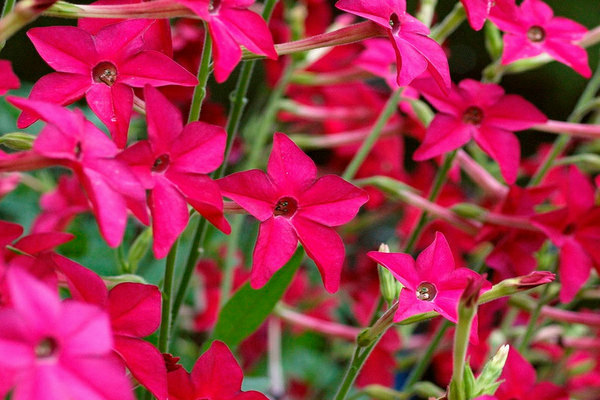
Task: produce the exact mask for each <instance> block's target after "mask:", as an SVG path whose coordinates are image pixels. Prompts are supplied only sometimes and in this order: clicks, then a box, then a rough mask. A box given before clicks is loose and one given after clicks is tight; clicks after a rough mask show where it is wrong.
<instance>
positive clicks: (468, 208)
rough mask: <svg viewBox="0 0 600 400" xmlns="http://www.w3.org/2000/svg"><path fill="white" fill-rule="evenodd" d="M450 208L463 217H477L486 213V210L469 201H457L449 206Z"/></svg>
mask: <svg viewBox="0 0 600 400" xmlns="http://www.w3.org/2000/svg"><path fill="white" fill-rule="evenodd" d="M450 210H452V211H453V212H454V213H456V214H458V215H459V216H461V217H464V218H479V217H481V216H482V215H483V214H485V213H486V210H484V209H483V208H481V207H479V206H476V205H475V204H471V203H458V204H455V205H453V206H452V207H450Z"/></svg>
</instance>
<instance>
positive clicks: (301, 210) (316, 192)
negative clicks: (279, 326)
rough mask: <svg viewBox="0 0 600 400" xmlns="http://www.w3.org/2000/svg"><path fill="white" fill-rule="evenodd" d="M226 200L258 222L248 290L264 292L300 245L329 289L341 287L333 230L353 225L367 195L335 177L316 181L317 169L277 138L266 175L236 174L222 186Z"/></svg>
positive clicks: (339, 249) (339, 248) (339, 247)
mask: <svg viewBox="0 0 600 400" xmlns="http://www.w3.org/2000/svg"><path fill="white" fill-rule="evenodd" d="M219 186H220V187H221V191H222V192H223V194H224V195H225V196H227V197H229V198H231V199H232V200H234V201H235V202H236V203H238V204H239V205H240V206H241V207H243V208H244V209H245V210H247V211H248V212H249V213H250V214H252V215H253V216H255V217H256V218H258V220H259V221H261V223H260V228H259V232H258V239H257V242H256V246H255V247H254V254H253V258H252V274H251V276H250V284H251V285H252V287H253V288H260V287H262V286H263V285H264V284H265V283H267V281H268V280H269V278H270V277H271V275H273V274H274V273H275V271H277V270H278V269H279V268H281V267H282V266H283V265H284V264H285V263H286V262H287V261H288V260H289V259H290V257H291V256H292V254H293V253H294V251H295V250H296V245H297V243H298V240H299V241H300V243H302V246H303V247H304V249H305V250H306V254H307V255H308V256H309V257H310V258H312V259H313V260H314V262H315V263H316V264H317V267H318V268H319V271H320V272H321V276H322V278H323V282H324V284H325V289H326V290H327V291H328V292H330V293H333V292H335V291H336V290H337V289H338V287H339V282H340V274H341V270H342V264H343V262H344V253H345V250H344V244H343V243H342V240H341V238H340V236H339V235H338V234H337V233H336V231H335V229H333V228H332V227H334V226H339V225H343V224H345V223H347V222H348V221H350V220H351V219H352V218H354V216H355V215H356V213H357V212H358V209H359V208H360V206H361V205H363V204H364V203H365V202H366V201H367V200H368V196H367V194H366V193H365V192H364V191H363V190H362V189H359V188H357V187H356V186H354V185H352V184H350V183H348V182H346V181H345V180H343V179H341V178H340V177H338V176H335V175H326V176H323V177H321V178H319V179H317V167H316V166H315V163H314V162H313V161H312V160H311V159H310V158H309V157H308V156H307V155H306V154H304V153H303V152H302V150H300V148H298V146H296V144H294V142H292V141H291V140H290V139H289V138H288V137H287V136H285V135H284V134H283V133H276V134H275V137H274V138H273V150H272V152H271V155H270V157H269V162H268V165H267V173H266V174H265V173H264V172H262V171H259V170H250V171H244V172H238V173H235V174H232V175H229V176H226V177H225V178H223V179H220V180H219Z"/></svg>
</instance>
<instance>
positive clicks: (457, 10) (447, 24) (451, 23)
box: [429, 3, 467, 43]
mask: <svg viewBox="0 0 600 400" xmlns="http://www.w3.org/2000/svg"><path fill="white" fill-rule="evenodd" d="M466 15H467V14H466V13H465V9H464V8H463V6H462V4H461V3H457V4H456V6H454V8H453V9H452V11H450V13H449V14H448V15H447V16H446V18H444V20H443V21H442V22H440V23H439V24H437V25H436V26H434V27H433V28H432V29H431V35H429V37H431V38H432V39H433V40H435V41H436V42H438V43H443V42H444V41H445V40H446V38H447V37H448V36H450V35H451V34H452V32H454V31H455V30H456V29H458V27H459V26H460V24H462V22H463V21H464V20H465V17H466Z"/></svg>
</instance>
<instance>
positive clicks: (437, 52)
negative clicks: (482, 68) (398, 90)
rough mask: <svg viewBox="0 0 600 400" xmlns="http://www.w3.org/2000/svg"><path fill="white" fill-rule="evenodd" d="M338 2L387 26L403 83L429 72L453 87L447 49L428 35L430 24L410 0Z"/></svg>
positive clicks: (344, 8)
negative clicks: (408, 3) (409, 4)
mask: <svg viewBox="0 0 600 400" xmlns="http://www.w3.org/2000/svg"><path fill="white" fill-rule="evenodd" d="M335 6H336V7H337V8H339V9H340V10H344V11H347V12H349V13H352V14H355V15H359V16H361V17H363V18H367V19H369V20H371V21H373V22H375V23H376V24H378V25H379V26H382V27H383V28H384V30H385V32H386V33H387V35H388V37H389V38H390V41H391V42H392V45H393V46H394V50H395V51H396V60H397V61H396V65H397V83H398V85H399V86H406V85H408V84H410V83H411V82H412V81H413V80H414V79H415V78H417V77H419V76H421V75H423V74H424V73H425V72H428V73H429V74H430V75H431V76H432V77H433V79H435V81H436V82H437V84H438V85H439V86H440V87H442V88H443V89H446V88H448V87H450V83H451V82H450V71H449V69H448V59H447V58H446V55H445V54H444V50H442V48H441V46H440V45H439V44H438V43H437V42H436V41H435V40H433V39H431V38H430V37H428V36H427V35H429V29H428V28H427V26H425V25H424V24H423V23H422V22H421V21H419V20H418V19H416V18H415V17H413V16H412V15H410V14H408V13H407V12H406V0H380V1H372V0H339V1H338V2H337V3H336V4H335Z"/></svg>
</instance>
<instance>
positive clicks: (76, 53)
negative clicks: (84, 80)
mask: <svg viewBox="0 0 600 400" xmlns="http://www.w3.org/2000/svg"><path fill="white" fill-rule="evenodd" d="M27 36H29V39H31V41H32V42H33V45H34V46H35V48H36V50H37V51H38V53H40V56H42V58H43V59H44V61H46V62H47V63H48V65H50V66H51V67H52V68H54V69H55V70H57V71H60V72H73V73H79V74H82V75H86V74H90V73H91V70H92V67H93V66H94V65H95V63H96V62H97V61H98V54H97V53H96V47H95V45H94V39H93V38H92V36H91V35H90V34H89V33H87V32H86V31H84V30H83V29H79V28H76V27H74V26H49V27H45V28H33V29H30V30H29V31H28V32H27ZM90 79H91V76H90Z"/></svg>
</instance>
